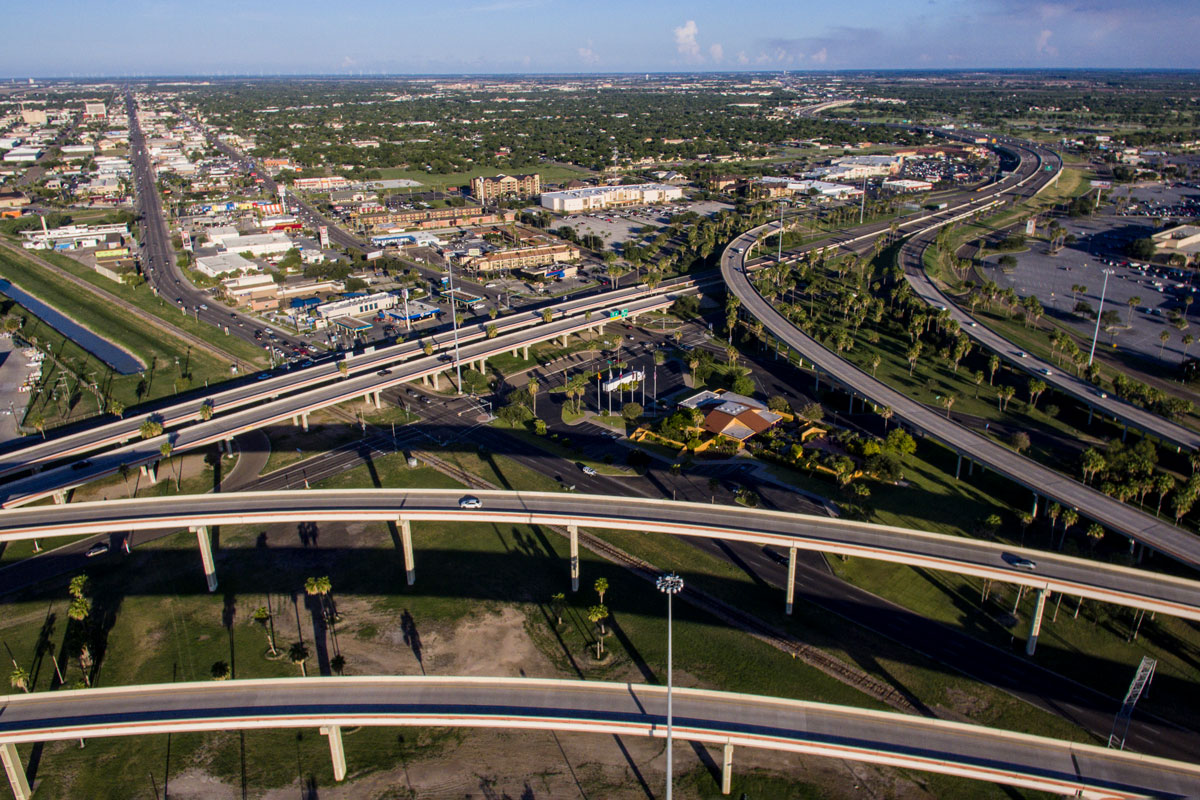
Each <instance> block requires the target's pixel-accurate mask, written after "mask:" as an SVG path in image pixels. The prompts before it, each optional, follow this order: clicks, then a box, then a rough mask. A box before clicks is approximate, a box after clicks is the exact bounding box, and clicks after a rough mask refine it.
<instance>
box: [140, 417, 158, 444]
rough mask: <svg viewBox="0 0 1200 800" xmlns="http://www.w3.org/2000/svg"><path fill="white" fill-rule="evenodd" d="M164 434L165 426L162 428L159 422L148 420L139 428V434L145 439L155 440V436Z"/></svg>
mask: <svg viewBox="0 0 1200 800" xmlns="http://www.w3.org/2000/svg"><path fill="white" fill-rule="evenodd" d="M162 432H163V426H162V423H161V422H159V421H158V420H153V419H147V420H146V421H145V422H143V423H142V424H141V425H139V426H138V433H140V434H141V435H142V438H143V439H153V438H154V437H155V436H158V435H160V434H161V433H162Z"/></svg>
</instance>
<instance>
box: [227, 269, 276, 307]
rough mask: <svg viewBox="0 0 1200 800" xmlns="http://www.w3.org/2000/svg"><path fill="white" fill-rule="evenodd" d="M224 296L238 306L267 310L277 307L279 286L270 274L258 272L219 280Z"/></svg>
mask: <svg viewBox="0 0 1200 800" xmlns="http://www.w3.org/2000/svg"><path fill="white" fill-rule="evenodd" d="M221 287H222V290H223V291H224V292H225V296H226V297H228V298H229V299H230V300H232V301H233V302H234V303H236V304H237V305H238V307H239V308H249V309H250V310H252V311H267V310H270V309H274V308H278V307H279V287H278V285H276V283H275V280H274V278H272V277H271V276H270V275H264V274H262V273H259V274H257V275H245V276H243V277H240V278H228V279H226V280H223V281H221Z"/></svg>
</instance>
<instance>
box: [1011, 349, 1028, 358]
mask: <svg viewBox="0 0 1200 800" xmlns="http://www.w3.org/2000/svg"><path fill="white" fill-rule="evenodd" d="M1013 355H1015V356H1016V357H1017V358H1029V354H1028V353H1026V352H1025V351H1024V350H1018V351H1017V352H1016V353H1014V354H1013Z"/></svg>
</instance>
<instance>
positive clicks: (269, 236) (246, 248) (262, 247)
mask: <svg viewBox="0 0 1200 800" xmlns="http://www.w3.org/2000/svg"><path fill="white" fill-rule="evenodd" d="M209 238H210V239H212V238H214V237H213V235H212V233H211V232H210V233H209ZM221 245H222V246H223V247H224V248H225V249H226V250H227V251H228V252H230V253H249V254H250V255H252V256H255V257H258V256H272V255H282V254H283V253H286V252H287V251H288V250H291V249H292V248H293V247H295V246H296V245H294V244H293V243H292V240H291V239H289V238H288V237H287V236H285V235H284V234H282V233H257V234H251V235H250V236H225V237H223V238H222V239H221Z"/></svg>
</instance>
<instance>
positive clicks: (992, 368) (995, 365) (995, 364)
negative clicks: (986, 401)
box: [988, 354, 1000, 386]
mask: <svg viewBox="0 0 1200 800" xmlns="http://www.w3.org/2000/svg"><path fill="white" fill-rule="evenodd" d="M999 368H1000V356H998V355H994V354H993V355H992V356H990V357H989V358H988V386H991V385H992V381H993V380H995V378H996V370H997V369H999Z"/></svg>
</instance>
